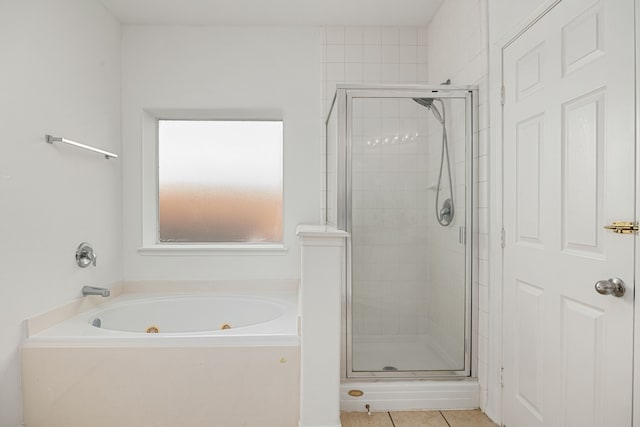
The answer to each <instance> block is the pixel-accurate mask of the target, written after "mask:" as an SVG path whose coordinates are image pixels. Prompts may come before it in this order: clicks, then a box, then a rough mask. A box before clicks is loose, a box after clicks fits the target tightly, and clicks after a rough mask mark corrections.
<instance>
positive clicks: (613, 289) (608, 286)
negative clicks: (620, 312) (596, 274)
mask: <svg viewBox="0 0 640 427" xmlns="http://www.w3.org/2000/svg"><path fill="white" fill-rule="evenodd" d="M595 288H596V292H598V293H599V294H601V295H613V296H614V297H621V296H623V295H624V290H625V289H624V282H623V281H622V280H621V279H618V278H617V277H612V278H611V279H609V280H598V281H597V282H596V286H595Z"/></svg>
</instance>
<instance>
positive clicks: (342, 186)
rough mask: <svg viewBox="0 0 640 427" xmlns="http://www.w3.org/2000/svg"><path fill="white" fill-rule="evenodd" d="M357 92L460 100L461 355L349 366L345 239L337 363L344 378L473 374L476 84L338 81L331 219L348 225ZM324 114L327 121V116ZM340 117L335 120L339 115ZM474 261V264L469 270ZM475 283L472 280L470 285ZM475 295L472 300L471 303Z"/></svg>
mask: <svg viewBox="0 0 640 427" xmlns="http://www.w3.org/2000/svg"><path fill="white" fill-rule="evenodd" d="M358 98H379V99H383V98H441V99H452V98H455V99H464V100H465V164H466V176H465V193H466V194H465V204H466V206H465V235H466V242H465V268H466V271H465V296H466V298H465V355H464V369H463V370H460V371H450V370H449V371H443V370H441V371H438V370H432V371H427V370H424V371H354V370H353V344H352V343H351V342H350V341H351V339H352V337H353V332H352V330H353V318H352V316H353V309H352V302H353V299H352V285H353V272H352V268H351V266H352V244H351V238H349V239H348V241H347V248H346V254H347V262H346V278H345V279H346V280H344V281H343V283H345V289H343V292H342V307H343V309H342V325H344V326H343V328H342V344H343V345H342V357H341V361H342V363H341V364H342V366H341V372H342V377H343V378H344V379H358V380H367V379H369V380H379V379H411V378H414V379H464V378H471V377H476V376H477V358H476V357H474V356H475V355H476V354H477V339H475V338H474V335H477V321H478V310H477V299H478V298H477V289H474V284H473V272H474V271H477V265H476V263H475V262H474V260H473V254H474V253H475V251H474V250H473V247H474V246H477V242H476V239H474V238H473V236H474V229H473V215H472V212H474V210H475V208H474V205H473V200H474V195H475V194H474V193H475V189H474V188H475V187H474V184H475V180H474V177H475V174H476V170H477V168H476V167H474V165H475V163H476V159H474V146H476V145H477V143H476V138H477V135H478V120H477V115H478V88H477V86H452V85H338V86H337V88H336V95H335V98H334V100H333V104H332V107H331V109H330V112H329V114H328V117H330V116H331V114H337V117H336V118H337V128H338V129H337V131H338V138H337V146H338V147H337V148H338V165H337V167H338V171H337V173H338V188H337V197H338V200H339V202H338V205H337V209H338V212H337V220H338V221H337V222H338V224H337V225H338V228H339V229H341V230H345V231H347V232H349V233H351V231H352V225H353V224H352V189H351V185H352V182H351V176H352V170H353V169H352V155H351V153H352V148H353V141H352V137H351V135H352V132H351V130H352V123H353V100H354V99H358ZM328 117H327V121H328V120H329V118H328ZM343 117H344V118H346V120H344V119H343V120H341V118H343ZM474 267H476V268H475V270H474ZM475 287H476V288H477V285H475ZM472 301H475V304H472Z"/></svg>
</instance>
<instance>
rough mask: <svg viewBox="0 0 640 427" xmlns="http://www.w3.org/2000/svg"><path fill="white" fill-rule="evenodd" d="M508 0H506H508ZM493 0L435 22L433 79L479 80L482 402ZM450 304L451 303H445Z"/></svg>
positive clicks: (446, 8) (459, 0)
mask: <svg viewBox="0 0 640 427" xmlns="http://www.w3.org/2000/svg"><path fill="white" fill-rule="evenodd" d="M505 3H506V2H505ZM487 14H488V12H487V0H447V1H445V2H444V3H443V4H442V6H441V7H440V9H439V10H438V12H437V14H436V15H435V16H434V18H433V19H432V20H431V22H430V24H429V27H428V28H429V32H428V37H427V39H428V41H429V44H428V50H427V52H428V58H427V64H428V66H429V71H428V73H429V80H430V81H431V82H433V83H436V82H442V81H444V80H446V79H449V78H450V79H451V82H452V84H461V85H464V84H476V85H478V86H479V103H480V105H479V126H478V129H479V133H478V135H477V136H478V138H477V141H478V145H476V146H475V147H474V150H475V151H474V168H475V170H476V171H477V172H476V175H475V178H474V182H475V184H474V186H475V189H476V195H477V197H476V199H475V200H474V210H475V211H474V215H475V218H474V219H475V222H474V227H475V230H474V235H473V239H474V247H473V250H474V252H475V254H476V256H475V257H474V261H477V263H476V264H475V266H474V272H473V274H474V278H473V280H474V281H475V283H476V285H477V286H478V290H479V292H478V295H476V296H475V298H474V301H473V304H477V305H478V308H479V321H478V325H477V326H478V343H477V345H478V347H477V353H478V354H477V356H478V379H479V382H480V391H481V393H480V406H481V408H483V409H484V408H485V406H486V401H487V395H488V394H487V369H488V365H489V362H488V352H487V345H488V333H489V330H488V328H489V319H488V314H489V311H488V310H489V305H488V300H489V291H490V289H489V285H490V283H489V274H488V272H489V270H488V266H489V254H488V233H489V225H488V205H489V198H488V192H487V189H488V167H489V163H488V153H489V149H488V147H489V120H488V117H489V114H488V112H489V109H488V105H489V104H488V99H489V98H488V94H487V91H488V72H489V70H488V16H487ZM443 305H444V306H446V303H445V304H443Z"/></svg>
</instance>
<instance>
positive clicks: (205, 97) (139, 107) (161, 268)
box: [122, 26, 322, 280]
mask: <svg viewBox="0 0 640 427" xmlns="http://www.w3.org/2000/svg"><path fill="white" fill-rule="evenodd" d="M122 43H123V59H122V61H123V64H122V97H123V104H122V105H123V108H122V126H123V142H124V148H123V155H124V158H123V168H124V170H123V182H124V186H123V203H124V229H123V233H124V251H123V258H124V276H125V279H127V280H163V279H167V280H176V279H177V280H214V279H215V280H227V279H229V280H232V279H279V278H293V279H295V278H299V277H300V249H299V243H298V238H297V237H296V236H295V226H296V225H297V224H300V223H305V222H306V223H310V222H312V223H313V222H317V221H318V212H319V209H320V181H319V179H318V177H319V176H320V164H319V163H318V161H317V159H318V156H319V154H320V144H319V141H320V138H321V131H322V128H321V126H320V121H319V120H318V117H320V114H321V112H320V108H321V104H320V102H319V100H320V98H321V92H320V87H319V84H318V82H319V81H320V79H321V75H320V67H319V64H320V49H319V46H320V31H319V29H316V28H275V27H264V28H261V27H153V26H148V27H142V26H140V27H138V26H130V27H125V28H124V29H123V42H122ZM144 109H174V110H176V109H203V110H219V111H227V112H228V111H234V110H235V111H240V112H242V111H246V110H253V111H255V110H277V111H282V117H283V118H284V243H285V245H286V246H287V247H288V252H286V253H285V254H280V255H229V254H227V255H221V254H218V255H216V254H213V255H211V254H209V255H197V256H194V255H190V256H180V255H177V256H176V255H143V254H141V253H140V252H139V251H138V248H139V247H141V245H142V241H141V236H142V203H141V200H142V186H141V173H140V170H141V161H142V159H141V154H140V153H141V149H142V144H145V143H146V144H153V143H154V141H153V140H145V141H144V142H143V141H142V139H141V117H142V113H143V110H144Z"/></svg>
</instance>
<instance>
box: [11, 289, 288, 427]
mask: <svg viewBox="0 0 640 427" xmlns="http://www.w3.org/2000/svg"><path fill="white" fill-rule="evenodd" d="M296 301H297V298H296V295H295V294H286V295H285V294H282V295H277V296H276V295H262V296H255V295H252V296H248V295H224V294H213V293H203V294H198V295H195V294H192V295H169V294H166V295H157V294H153V295H139V294H132V295H126V294H125V295H123V296H119V297H116V298H114V299H113V300H111V301H109V302H107V303H105V304H103V305H101V306H99V307H98V308H96V309H93V310H90V311H88V312H86V313H83V314H81V315H78V316H76V317H74V318H71V319H68V320H65V321H63V322H61V323H59V324H57V325H54V326H52V327H50V328H48V329H45V330H43V331H41V332H39V333H37V334H35V335H33V336H31V337H29V338H27V339H26V341H25V343H24V345H23V348H22V380H23V397H24V406H25V421H26V425H27V426H29V427H39V426H43V427H44V426H46V427H57V426H65V427H74V426H87V425H91V426H93V427H103V426H104V427H110V426H115V425H117V426H122V427H128V426H131V427H133V426H135V427H140V426H147V425H148V426H156V425H157V426H178V425H194V426H195V425H203V426H204V425H207V426H209V425H212V426H214V425H215V426H218V425H220V426H225V427H233V426H254V425H255V426H261V427H287V426H291V427H294V426H296V425H297V422H298V408H299V375H300V373H299V371H300V340H299V336H298V329H297V324H298V321H297V307H296ZM96 319H100V323H101V327H96V326H93V324H94V322H95V320H96ZM224 325H228V326H229V327H230V328H229V329H222V328H223V326H224ZM149 327H157V328H158V330H159V333H146V330H147V328H149Z"/></svg>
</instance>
